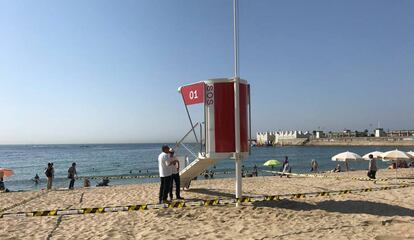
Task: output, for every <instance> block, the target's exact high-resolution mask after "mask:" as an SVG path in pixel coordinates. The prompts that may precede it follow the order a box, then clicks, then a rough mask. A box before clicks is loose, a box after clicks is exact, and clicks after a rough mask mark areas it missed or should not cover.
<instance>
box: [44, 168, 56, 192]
mask: <svg viewBox="0 0 414 240" xmlns="http://www.w3.org/2000/svg"><path fill="white" fill-rule="evenodd" d="M45 175H46V177H47V190H51V189H52V185H53V178H54V176H55V169H54V168H53V163H48V164H47V168H46V171H45Z"/></svg>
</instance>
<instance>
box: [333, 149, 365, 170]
mask: <svg viewBox="0 0 414 240" xmlns="http://www.w3.org/2000/svg"><path fill="white" fill-rule="evenodd" d="M331 159H332V161H340V162H345V165H346V170H347V171H348V170H349V168H348V161H357V160H362V159H363V158H362V157H361V156H360V155H358V154H356V153H353V152H350V151H346V152H343V153H339V154H336V155H335V156H333V157H332V158H331Z"/></svg>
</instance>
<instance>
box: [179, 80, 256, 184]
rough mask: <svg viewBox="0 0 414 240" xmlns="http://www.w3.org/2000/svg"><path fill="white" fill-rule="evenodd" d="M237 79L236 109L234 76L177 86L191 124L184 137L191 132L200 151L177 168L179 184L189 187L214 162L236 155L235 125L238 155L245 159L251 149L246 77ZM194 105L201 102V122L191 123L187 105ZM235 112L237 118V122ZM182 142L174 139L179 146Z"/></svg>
mask: <svg viewBox="0 0 414 240" xmlns="http://www.w3.org/2000/svg"><path fill="white" fill-rule="evenodd" d="M238 80H239V81H238V88H239V89H238V90H239V91H238V92H239V96H238V98H239V108H238V109H237V108H236V105H235V84H236V83H235V81H236V80H235V78H217V79H210V80H205V81H200V82H197V83H193V84H190V85H185V86H182V87H180V88H179V89H178V92H179V93H181V95H182V98H183V102H184V105H185V107H186V110H187V113H188V117H189V120H190V124H191V126H192V127H191V130H190V131H189V132H188V133H187V134H186V136H188V135H189V134H190V133H191V132H194V135H195V138H196V141H198V142H199V143H200V150H199V152H198V153H197V154H193V155H195V156H196V158H195V159H194V160H193V161H192V162H191V163H190V164H189V165H187V166H186V167H183V168H182V169H181V171H180V180H181V186H183V187H189V185H190V182H191V180H192V179H194V178H195V177H197V176H199V175H200V173H202V172H203V171H205V170H206V169H207V168H208V167H210V166H211V165H213V164H215V163H216V162H217V161H219V160H223V159H231V158H235V157H234V154H235V153H236V152H237V151H236V150H237V149H236V147H237V144H236V134H237V133H236V132H237V131H236V129H237V128H236V125H238V128H239V130H240V135H239V137H238V139H239V147H240V155H239V157H240V158H244V157H246V156H247V155H248V153H249V149H250V144H249V138H250V86H249V84H248V82H247V81H246V80H243V79H238ZM193 104H202V105H203V106H202V107H203V108H204V122H198V123H196V124H193V121H192V118H191V115H190V114H189V111H188V107H187V106H188V105H193ZM237 115H238V116H239V117H238V118H239V119H238V121H236V116H237ZM197 127H199V128H200V134H199V137H197V134H196V130H195V129H196V128H197ZM203 132H204V133H203ZM203 135H204V138H203ZM186 136H185V137H186ZM181 141H182V140H180V141H179V142H177V145H178V146H180V144H181ZM187 149H188V148H187Z"/></svg>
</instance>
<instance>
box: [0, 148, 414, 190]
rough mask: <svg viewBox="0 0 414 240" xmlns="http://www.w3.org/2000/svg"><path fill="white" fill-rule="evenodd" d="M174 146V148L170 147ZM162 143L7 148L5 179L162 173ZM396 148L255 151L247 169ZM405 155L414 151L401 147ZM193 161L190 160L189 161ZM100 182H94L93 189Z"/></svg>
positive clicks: (1, 162)
mask: <svg viewBox="0 0 414 240" xmlns="http://www.w3.org/2000/svg"><path fill="white" fill-rule="evenodd" d="M171 146H173V144H171ZM160 148H161V144H92V145H13V146H12V145H3V146H0V167H7V168H11V169H13V170H14V173H15V174H14V175H13V176H12V177H10V178H6V179H5V184H6V187H7V188H9V189H10V190H13V191H17V190H36V189H42V188H45V187H46V176H45V174H44V171H45V168H46V166H47V163H48V162H53V163H54V167H55V181H54V186H55V187H67V186H68V184H69V180H68V179H67V170H68V168H69V167H70V166H71V163H72V162H76V163H77V171H78V175H79V176H114V175H119V176H123V175H157V174H158V165H157V157H158V154H159V153H160ZM189 148H190V149H192V151H194V152H196V151H197V148H199V146H198V145H196V144H192V145H191V144H190V145H189ZM393 149H395V148H393V147H326V146H324V147H310V146H284V147H253V148H252V151H251V155H250V156H249V157H248V158H247V159H245V160H244V163H243V164H244V166H245V169H246V170H247V171H251V168H252V167H253V166H254V165H255V164H256V165H257V166H258V167H259V169H266V167H263V166H262V165H263V163H264V162H265V161H267V160H269V159H278V160H283V159H284V156H288V157H289V162H290V165H291V166H292V171H293V172H297V173H301V172H309V169H310V161H311V160H312V159H315V160H317V161H318V163H319V167H320V170H322V171H325V170H331V169H333V168H334V167H335V166H336V164H337V163H336V162H333V161H331V160H330V159H331V157H332V156H333V155H335V154H337V153H340V152H344V151H347V150H349V151H352V152H355V153H358V154H361V155H363V154H366V153H368V152H371V151H388V150H393ZM399 149H400V150H402V151H410V150H414V149H413V148H406V147H401V148H399ZM176 155H177V156H180V155H181V156H183V155H190V154H189V153H188V152H187V151H186V150H185V149H184V148H180V149H179V150H178V151H177V154H176ZM190 159H191V157H190ZM378 166H379V167H380V168H385V167H386V166H387V163H385V162H380V161H379V162H378ZM350 167H351V168H352V169H367V167H368V162H366V161H361V162H352V163H350ZM233 169H234V161H233V160H230V159H228V160H221V161H219V162H218V163H217V164H216V166H215V169H214V171H216V172H218V173H220V172H226V171H232V170H233ZM36 173H37V174H39V176H40V178H41V182H40V183H39V184H35V183H34V182H33V181H32V180H31V179H32V178H33V177H34V176H35V174H36ZM216 177H233V175H224V174H218V175H217V176H216ZM98 181H99V180H91V185H92V186H94V185H96V183H97V182H98ZM158 181H159V180H158V179H157V178H145V179H123V180H122V179H115V180H111V182H110V184H111V185H116V184H136V183H146V182H158ZM82 185H83V181H82V180H77V181H76V183H75V187H80V186H82Z"/></svg>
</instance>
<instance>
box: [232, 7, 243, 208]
mask: <svg viewBox="0 0 414 240" xmlns="http://www.w3.org/2000/svg"><path fill="white" fill-rule="evenodd" d="M237 15H238V5H237V0H233V47H234V50H233V51H234V120H235V121H234V127H235V148H236V149H235V150H236V151H235V153H234V159H235V165H236V166H235V172H236V199H241V197H242V172H241V155H240V153H241V151H240V150H241V149H240V98H239V96H240V95H239V92H240V89H239V85H240V78H239V66H238V65H239V59H238V58H239V54H238V51H239V49H238V40H239V39H238V31H237V30H238V29H237V17H238V16H237ZM239 205H240V204H239V201H237V203H236V206H239Z"/></svg>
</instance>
